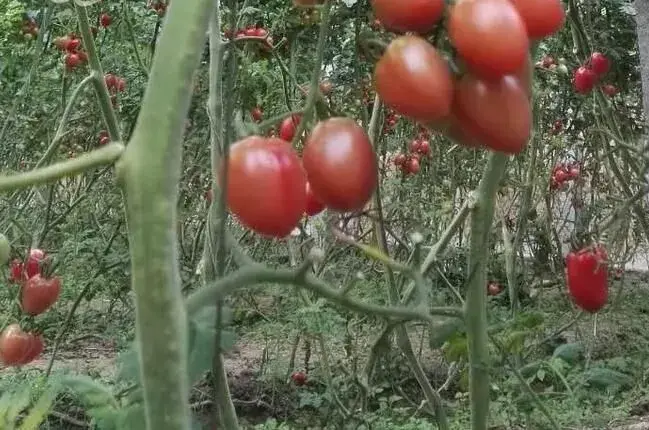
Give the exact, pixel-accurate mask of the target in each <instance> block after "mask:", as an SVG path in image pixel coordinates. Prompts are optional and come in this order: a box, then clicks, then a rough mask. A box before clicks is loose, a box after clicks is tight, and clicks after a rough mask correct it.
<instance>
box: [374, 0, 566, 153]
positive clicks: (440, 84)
mask: <svg viewBox="0 0 649 430" xmlns="http://www.w3.org/2000/svg"><path fill="white" fill-rule="evenodd" d="M371 3H372V8H373V11H374V15H375V16H376V17H377V19H379V20H380V21H381V23H382V24H383V26H385V28H386V29H388V30H390V31H394V32H397V33H409V34H406V35H402V36H399V37H397V38H395V39H394V40H393V41H392V42H391V43H390V44H389V45H388V47H387V49H386V51H385V52H384V53H383V55H382V57H381V58H380V59H379V61H378V62H377V64H376V67H375V71H374V81H375V87H376V89H377V91H378V93H379V95H380V96H381V98H382V99H383V101H384V102H385V104H386V105H387V106H389V107H391V108H393V109H394V110H396V111H397V112H399V113H400V114H402V115H404V116H407V117H410V118H412V119H414V120H416V121H418V122H419V123H422V124H425V125H426V126H428V127H432V128H437V129H439V130H440V131H443V132H444V133H445V134H446V135H447V136H449V137H451V138H453V139H454V140H455V141H457V142H458V143H461V144H463V145H466V146H469V147H487V148H490V149H493V150H496V151H502V152H505V153H510V154H516V153H519V152H521V151H522V150H523V148H524V147H525V145H526V144H527V140H528V138H529V134H530V127H531V119H532V117H531V106H530V101H529V95H530V81H531V77H532V64H531V62H530V58H529V49H530V45H531V42H530V41H536V40H539V39H542V38H545V37H547V36H549V35H551V34H553V33H555V32H556V31H558V30H559V29H560V28H561V27H562V26H563V23H564V21H565V11H564V8H563V4H562V2H561V1H560V0H458V1H456V2H455V5H453V6H452V7H449V10H448V14H447V15H448V19H447V20H446V29H447V32H448V36H449V39H450V42H451V43H452V45H453V46H454V48H455V51H456V53H457V56H456V58H455V59H454V60H455V62H456V64H458V65H461V66H463V67H462V69H464V70H466V72H465V73H464V74H463V75H462V76H454V75H453V73H452V72H451V68H450V67H449V65H448V61H447V59H446V58H445V57H444V56H443V55H442V54H441V53H440V52H439V51H438V50H437V48H436V47H435V46H433V45H432V44H430V43H429V42H428V41H427V40H426V39H424V38H423V37H420V36H417V35H413V34H412V33H419V34H427V33H429V32H430V31H431V30H432V29H433V28H434V27H435V26H436V25H437V24H438V23H439V22H440V20H441V18H442V16H443V15H444V12H445V9H446V2H445V1H444V0H430V1H426V2H422V1H416V0H402V1H394V0H372V2H371ZM413 94H417V97H413Z"/></svg>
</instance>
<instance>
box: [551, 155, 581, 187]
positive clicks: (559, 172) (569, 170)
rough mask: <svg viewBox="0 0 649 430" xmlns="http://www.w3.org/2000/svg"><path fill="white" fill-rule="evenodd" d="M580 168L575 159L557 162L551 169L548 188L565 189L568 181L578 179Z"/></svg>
mask: <svg viewBox="0 0 649 430" xmlns="http://www.w3.org/2000/svg"><path fill="white" fill-rule="evenodd" d="M580 173H581V170H580V168H579V163H577V162H576V161H573V162H570V163H559V164H557V165H556V166H554V168H553V169H552V176H551V177H550V189H552V190H558V189H565V188H566V187H567V186H568V182H569V181H574V180H576V179H579V175H580Z"/></svg>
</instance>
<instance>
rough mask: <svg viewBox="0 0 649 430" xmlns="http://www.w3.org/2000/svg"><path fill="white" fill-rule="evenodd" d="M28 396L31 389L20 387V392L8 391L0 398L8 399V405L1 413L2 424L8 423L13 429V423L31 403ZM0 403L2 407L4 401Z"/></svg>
mask: <svg viewBox="0 0 649 430" xmlns="http://www.w3.org/2000/svg"><path fill="white" fill-rule="evenodd" d="M30 394H31V388H30V387H29V386H22V387H20V391H17V392H16V391H13V392H11V391H10V392H8V393H5V395H4V396H2V397H3V398H4V397H8V400H9V402H10V404H9V405H7V406H6V408H5V409H4V410H3V411H2V415H3V417H4V423H10V424H11V426H12V428H13V426H14V423H15V422H16V420H17V419H18V417H19V416H20V413H21V412H22V411H23V410H25V408H26V407H27V406H29V403H30V401H31V398H30ZM1 403H2V404H3V405H4V403H5V401H4V400H3V401H2V402H1Z"/></svg>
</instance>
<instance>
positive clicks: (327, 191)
mask: <svg viewBox="0 0 649 430" xmlns="http://www.w3.org/2000/svg"><path fill="white" fill-rule="evenodd" d="M302 162H303V163H304V170H306V174H307V177H308V181H309V185H310V186H311V189H312V190H313V194H314V195H315V196H316V197H317V198H318V200H320V201H321V202H322V203H324V204H325V206H327V207H328V208H330V209H333V210H336V211H339V212H349V211H355V210H360V209H362V208H363V206H365V204H366V203H367V202H368V201H369V199H370V197H372V194H373V193H374V190H375V189H376V184H377V174H378V165H377V162H376V156H375V155H374V148H372V144H371V143H370V140H369V138H368V137H367V134H366V133H365V130H363V129H362V128H361V127H360V126H359V125H358V124H357V123H356V121H354V120H353V119H350V118H329V119H327V120H325V121H321V122H319V123H318V124H316V126H315V127H314V128H313V131H312V132H311V135H310V136H309V137H308V139H307V142H306V144H305V146H304V151H303V153H302Z"/></svg>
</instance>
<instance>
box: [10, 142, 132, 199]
mask: <svg viewBox="0 0 649 430" xmlns="http://www.w3.org/2000/svg"><path fill="white" fill-rule="evenodd" d="M122 153H124V145H122V144H121V143H119V142H113V143H110V144H108V145H106V146H104V147H103V148H99V149H96V150H94V151H92V152H89V153H87V154H83V155H81V156H80V157H77V158H73V159H71V160H66V161H62V162H60V163H56V164H52V165H49V166H47V167H42V168H40V169H35V170H31V171H29V172H25V173H18V174H16V175H11V176H0V192H2V191H12V190H15V189H19V188H27V187H30V186H34V185H43V184H47V183H49V182H53V181H56V180H59V179H62V178H65V177H68V176H74V175H78V174H81V173H83V172H85V171H86V170H88V169H92V168H93V167H98V166H104V165H108V164H113V163H114V162H115V161H116V160H118V159H119V158H120V156H122Z"/></svg>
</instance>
